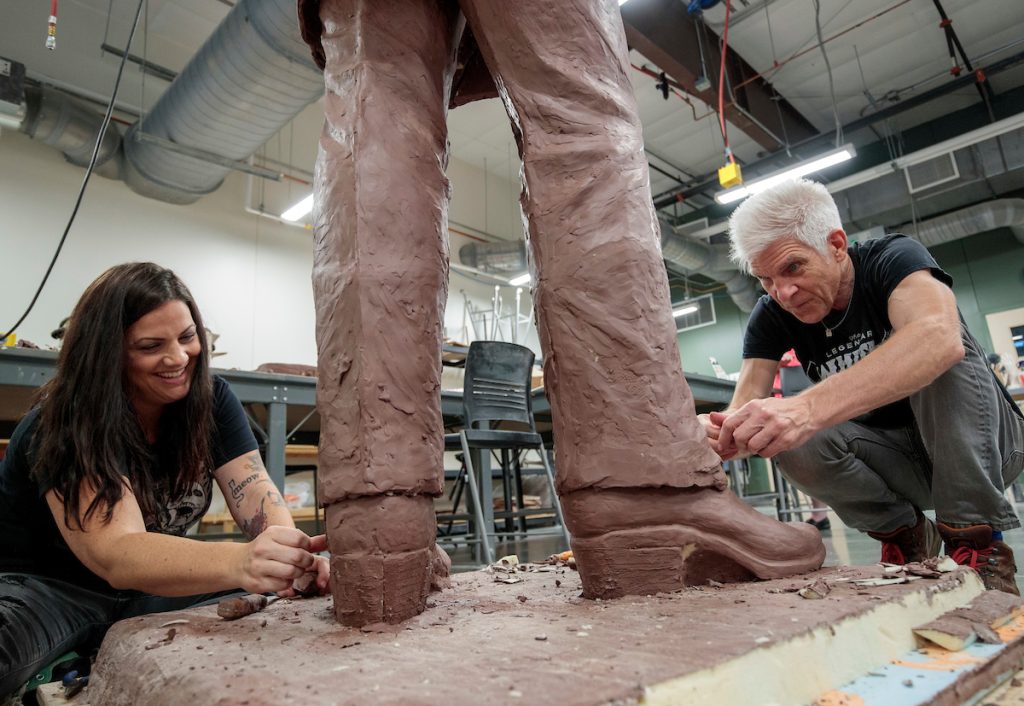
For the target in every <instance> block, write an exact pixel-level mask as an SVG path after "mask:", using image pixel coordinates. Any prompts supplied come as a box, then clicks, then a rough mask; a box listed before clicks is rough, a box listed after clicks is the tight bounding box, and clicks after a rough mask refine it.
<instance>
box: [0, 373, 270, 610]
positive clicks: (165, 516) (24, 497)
mask: <svg viewBox="0 0 1024 706" xmlns="http://www.w3.org/2000/svg"><path fill="white" fill-rule="evenodd" d="M213 395H214V403H213V419H214V434H213V439H212V440H211V452H212V454H213V468H211V469H209V471H208V472H207V473H206V475H205V476H204V477H203V479H202V481H201V482H199V483H196V484H194V485H193V487H192V489H191V490H190V491H188V492H187V493H185V495H184V497H182V498H180V499H177V501H175V502H172V501H171V499H170V498H164V499H163V501H162V502H158V512H157V515H156V516H154V517H146V518H145V522H146V529H147V530H149V531H150V532H159V533H162V534H174V535H183V534H185V532H186V531H187V530H188V528H189V527H191V526H192V525H194V524H195V523H196V522H198V521H199V518H200V517H202V516H203V513H205V512H206V510H207V508H209V507H210V499H211V495H210V493H211V491H212V489H213V471H214V470H215V469H217V468H220V467H221V466H223V465H224V464H225V463H227V462H228V461H231V460H232V459H235V458H237V457H239V456H241V455H242V454H245V453H249V452H252V451H254V450H256V448H257V444H256V438H255V437H254V436H253V433H252V429H251V428H250V427H249V421H248V419H246V416H245V412H244V411H243V410H242V405H241V403H240V402H239V401H238V398H237V397H236V396H235V393H234V392H232V391H231V388H230V387H229V386H228V384H227V382H225V381H224V380H223V379H222V378H220V377H217V376H214V378H213ZM38 417H39V410H38V409H33V410H32V411H31V412H29V413H28V414H27V415H25V417H24V419H22V420H21V422H20V423H19V424H18V426H17V427H16V428H15V430H14V434H13V435H12V437H11V443H10V445H9V446H8V448H7V454H6V456H5V457H4V459H3V460H2V461H0V537H2V538H3V541H2V545H0V547H2V548H0V572H4V571H12V572H19V573H29V574H36V575H41V576H50V577H53V578H58V579H62V580H65V581H68V582H71V583H75V584H78V585H81V586H83V587H86V588H92V589H94V590H100V591H110V590H111V588H110V585H109V584H107V582H106V581H104V580H103V579H101V578H100V577H98V576H96V575H95V574H94V573H92V572H91V571H89V570H88V569H87V568H86V567H85V566H83V565H82V563H81V562H80V561H79V560H78V558H77V557H76V556H75V555H74V553H72V551H71V549H70V548H68V545H67V543H66V542H65V541H64V538H63V537H62V536H61V534H60V530H59V529H58V527H57V522H56V521H55V520H54V517H53V514H52V513H51V512H50V508H49V506H48V505H47V504H46V498H45V493H46V490H45V489H43V488H40V487H39V485H38V484H37V483H36V482H35V481H34V480H33V479H32V477H31V476H30V475H29V471H30V470H31V468H32V460H31V453H32V448H33V437H34V435H35V432H36V428H37V426H38V424H37V423H38ZM61 521H63V520H61Z"/></svg>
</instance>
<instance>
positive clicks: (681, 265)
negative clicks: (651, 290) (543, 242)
mask: <svg viewBox="0 0 1024 706" xmlns="http://www.w3.org/2000/svg"><path fill="white" fill-rule="evenodd" d="M658 223H659V224H660V226H661V256H662V257H663V258H664V259H665V261H666V262H667V263H669V265H670V266H671V267H673V269H676V270H681V271H683V272H684V273H686V274H701V275H705V276H707V277H710V278H711V279H714V280H718V281H719V282H722V283H723V284H724V285H725V288H726V291H727V292H728V293H729V296H730V297H732V300H733V301H734V302H735V303H736V306H737V307H739V308H740V310H741V311H744V312H749V311H750V310H752V309H753V308H754V304H756V303H757V298H758V297H759V296H760V291H759V290H758V286H757V280H755V279H753V278H752V277H749V276H747V275H745V274H742V273H741V272H739V271H738V270H737V269H736V265H735V264H734V263H733V262H732V261H731V260H730V259H729V252H728V248H727V247H726V246H722V245H708V244H706V243H700V242H696V241H692V240H689V239H687V238H686V237H684V236H681V235H677V234H676V233H675V232H674V231H673V230H672V226H670V225H668V224H667V223H665V222H664V221H661V220H659V221H658ZM459 259H460V260H461V261H462V264H463V265H468V266H469V267H473V268H476V269H478V270H481V271H483V272H487V273H491V274H495V275H500V276H503V277H514V276H515V275H518V274H521V273H523V272H525V271H526V269H527V264H526V244H525V243H524V242H523V241H508V242H501V243H468V244H466V245H463V246H462V247H461V248H459Z"/></svg>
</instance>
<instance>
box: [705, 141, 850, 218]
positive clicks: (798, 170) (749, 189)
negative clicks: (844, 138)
mask: <svg viewBox="0 0 1024 706" xmlns="http://www.w3.org/2000/svg"><path fill="white" fill-rule="evenodd" d="M856 156H857V150H856V149H854V147H853V145H851V144H846V145H843V146H842V147H838V148H836V149H834V150H832V151H831V152H826V153H825V154H823V155H820V156H818V157H815V158H814V159H809V160H807V161H805V162H801V163H800V164H796V165H794V166H792V167H789V168H787V169H783V170H782V171H780V172H776V173H774V174H769V175H768V176H766V177H762V178H761V179H755V180H754V181H752V182H750V183H749V184H744V185H743V186H737V187H735V188H733V189H728V190H726V191H719V192H718V193H717V194H715V201H717V202H718V203H720V204H727V203H732V202H734V201H739V200H741V199H745V198H747V197H748V196H752V195H753V194H757V193H760V192H761V191H764V190H765V189H769V188H771V187H773V186H775V185H776V184H780V183H782V182H784V181H788V180H790V179H799V178H800V177H802V176H807V175H808V174H813V173H814V172H820V171H821V170H822V169H826V168H828V167H831V166H833V165H836V164H841V163H842V162H846V161H848V160H850V159H853V158H854V157H856Z"/></svg>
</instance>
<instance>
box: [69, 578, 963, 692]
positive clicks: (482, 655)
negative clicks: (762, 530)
mask: <svg viewBox="0 0 1024 706" xmlns="http://www.w3.org/2000/svg"><path fill="white" fill-rule="evenodd" d="M523 568H524V569H525V570H520V571H519V573H518V576H519V577H521V578H522V581H519V582H516V583H505V582H501V581H497V580H496V578H502V577H503V576H504V574H503V573H502V572H486V571H478V572H472V573H469V574H458V575H456V576H454V577H453V584H454V587H453V588H452V589H451V590H445V591H442V592H440V593H435V594H433V595H432V596H431V598H430V604H429V606H428V608H427V610H426V611H425V612H424V613H423V614H421V615H419V616H417V617H415V618H413V619H411V620H409V621H406V622H405V623H403V624H402V625H386V624H377V625H372V626H367V627H364V628H363V629H362V630H360V629H356V628H347V627H343V626H341V625H338V624H337V623H336V622H335V621H334V618H333V613H332V606H331V600H330V599H329V598H311V599H303V600H279V601H276V602H274V603H273V604H271V605H269V606H268V607H267V608H266V609H265V610H264V611H262V612H260V613H256V614H253V615H250V616H246V617H244V618H242V619H240V620H236V621H224V620H223V619H221V618H219V617H217V615H216V612H215V609H214V608H213V607H206V608H198V609H193V610H189V611H181V612H177V613H172V614H164V615H152V616H144V617H141V618H132V619H130V620H126V621H123V622H121V623H118V624H117V625H115V626H114V628H113V629H112V630H111V632H110V633H109V634H108V636H107V639H106V641H105V642H104V645H103V649H102V650H101V652H100V656H99V659H98V661H97V663H96V667H95V670H94V675H95V677H94V682H93V685H92V686H90V687H89V692H90V693H89V695H88V698H89V700H90V701H91V702H92V703H94V704H99V703H102V704H105V705H109V706H122V705H125V706H126V705H127V704H137V703H147V704H153V706H194V705H195V704H196V703H217V702H218V700H219V699H221V698H228V697H230V699H231V703H242V702H243V701H247V702H248V704H250V705H251V706H260V705H261V704H266V705H270V704H273V705H274V706H279V705H283V704H308V705H309V706H317V705H318V704H366V703H391V704H398V703H401V704H437V703H444V704H452V705H453V706H460V705H462V704H467V705H468V704H474V705H475V704H480V703H491V704H505V703H514V704H559V705H560V706H561V705H567V704H579V705H581V706H582V705H585V704H607V703H621V704H628V703H637V702H639V700H640V699H643V700H644V703H645V704H660V703H664V704H668V703H687V704H692V705H694V706H700V705H701V704H704V703H708V704H710V703H714V704H722V703H729V704H743V703H751V702H752V700H753V702H757V701H756V699H757V698H759V697H763V696H764V695H766V694H771V695H780V694H781V695H786V696H787V697H788V696H792V697H793V698H792V699H791V700H790V702H792V703H810V702H811V701H812V700H813V699H814V698H815V697H816V696H817V695H819V694H821V693H823V692H824V691H826V690H827V689H829V688H834V687H835V685H837V684H842V683H845V682H846V681H848V680H850V679H852V678H854V677H855V676H857V675H859V674H862V673H864V672H866V671H868V670H870V669H872V668H874V667H876V666H878V665H879V664H880V663H884V662H885V661H886V660H889V659H894V658H896V657H897V656H899V655H902V654H904V653H905V652H907V651H909V650H912V649H914V646H915V643H914V636H913V632H912V629H913V627H914V626H916V625H921V624H922V623H925V622H927V621H929V620H932V619H934V618H936V617H938V616H939V615H941V614H942V613H945V612H946V611H948V610H952V609H953V608H956V607H959V606H962V605H965V604H967V603H968V602H969V601H970V600H971V599H972V598H974V597H975V596H977V595H978V594H980V593H981V592H982V590H983V588H982V586H981V582H980V581H979V580H978V578H977V576H976V575H975V574H974V573H973V572H969V571H963V570H960V571H956V572H952V573H949V574H943V575H942V576H941V577H940V578H937V579H921V580H919V581H914V582H911V583H903V584H898V585H891V586H880V587H874V588H865V587H860V586H857V585H855V584H854V582H853V580H854V579H863V578H869V577H873V576H880V575H882V570H881V569H880V568H879V567H858V568H848V567H844V568H839V569H827V570H821V571H818V572H814V573H812V574H807V575H802V576H797V577H793V578H790V579H779V580H773V581H765V582H755V583H744V584H731V585H726V586H705V587H694V588H689V589H684V590H682V591H678V592H676V593H670V594H659V595H655V596H640V597H630V598H624V599H618V600H614V601H595V600H586V599H583V598H581V597H580V592H581V584H580V578H579V574H577V573H576V572H573V571H571V570H569V569H568V568H566V567H558V566H551V565H537V564H532V565H526V566H525V567H523ZM816 582H823V583H824V584H827V585H828V586H829V590H828V592H827V595H825V596H824V597H823V598H821V599H817V600H808V599H806V598H802V597H801V596H800V594H799V591H800V589H801V588H804V587H807V586H811V585H814V584H816ZM819 585H820V584H819ZM182 619H184V620H187V621H188V622H187V623H180V622H179V623H175V624H174V626H173V628H174V630H175V634H174V636H173V638H172V639H170V640H168V638H167V635H168V630H169V628H168V627H165V626H166V625H167V623H168V622H169V621H173V620H182ZM882 635H885V636H886V638H885V639H884V640H883V639H882V638H881V637H880V636H882ZM835 655H843V658H842V659H841V660H837V659H835ZM780 664H800V665H801V668H800V669H798V670H794V669H780V668H779V665H780ZM780 703H782V701H780Z"/></svg>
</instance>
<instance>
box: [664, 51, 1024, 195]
mask: <svg viewBox="0 0 1024 706" xmlns="http://www.w3.org/2000/svg"><path fill="white" fill-rule="evenodd" d="M1021 62H1024V52H1018V53H1016V54H1014V55H1012V56H1008V57H1006V58H1005V59H1001V60H1000V61H997V62H995V63H993V64H990V65H989V66H984V67H982V70H983V71H984V72H985V75H986V76H987V77H988V78H991V77H992V76H995V75H996V74H998V73H1001V72H1002V71H1006V70H1007V69H1010V68H1013V67H1014V66H1017V65H1018V64H1020V63H1021ZM976 81H977V77H976V76H975V75H974V74H965V75H963V76H959V77H958V78H955V79H953V80H952V81H948V82H946V83H944V84H942V85H941V86H937V87H935V88H933V89H931V90H930V91H925V92H923V93H920V94H918V95H916V96H913V97H912V98H908V99H906V100H904V101H900V102H899V103H896V104H895V105H892V106H889V107H888V108H883V109H882V110H879V111H877V112H875V113H872V114H871V115H866V116H864V117H863V118H859V119H857V120H854V121H852V122H850V123H847V124H846V125H843V126H842V132H843V134H853V133H854V132H856V131H857V130H860V129H861V128H865V127H868V126H870V125H873V124H875V123H877V122H880V121H882V120H885V119H887V118H891V117H893V116H896V115H899V114H900V113H904V112H906V111H908V110H911V109H912V108H916V107H917V106H919V105H923V104H924V103H928V102H929V101H932V100H934V99H936V98H941V97H942V96H945V95H947V94H949V93H952V92H953V91H956V90H958V89H960V88H963V87H964V86H968V85H970V84H972V83H974V82H976ZM835 134H836V133H835V130H829V131H828V132H823V133H821V134H819V135H815V136H813V137H809V138H807V139H805V140H801V141H800V142H797V143H794V144H792V145H790V146H789V148H788V149H784V150H779V151H777V152H775V153H773V154H770V155H768V156H766V157H763V158H761V159H758V160H756V161H754V162H748V163H746V164H744V165H743V171H744V172H749V174H750V176H751V177H753V176H754V174H755V173H762V172H764V171H767V170H768V169H769V168H771V167H773V166H774V165H776V164H777V163H779V162H780V161H782V160H783V159H785V158H786V157H787V156H788V155H789V153H790V152H791V151H793V150H798V149H802V148H805V147H811V146H813V145H819V144H821V145H825V144H828V143H830V142H832V141H834V140H835ZM796 159H799V157H797V158H796ZM720 188H721V187H720V185H719V183H718V174H717V172H716V173H714V174H710V175H707V176H705V177H701V179H700V181H699V182H698V183H697V184H695V185H693V186H690V187H688V188H685V189H670V190H668V191H664V192H662V193H660V194H656V195H655V196H654V207H655V209H659V210H660V209H662V208H665V207H666V206H671V205H672V204H674V203H676V202H677V201H680V200H684V201H685V200H686V199H689V198H692V197H694V196H696V195H699V194H703V193H705V192H707V191H718V190H719V189H720Z"/></svg>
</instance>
